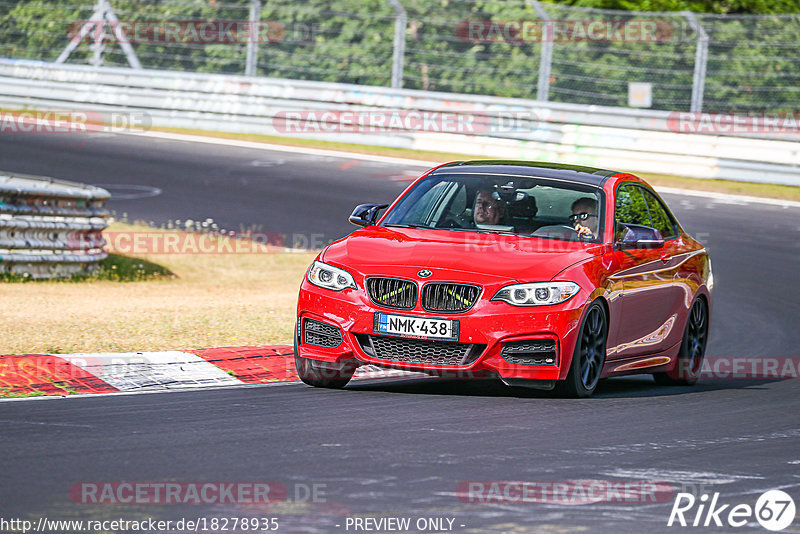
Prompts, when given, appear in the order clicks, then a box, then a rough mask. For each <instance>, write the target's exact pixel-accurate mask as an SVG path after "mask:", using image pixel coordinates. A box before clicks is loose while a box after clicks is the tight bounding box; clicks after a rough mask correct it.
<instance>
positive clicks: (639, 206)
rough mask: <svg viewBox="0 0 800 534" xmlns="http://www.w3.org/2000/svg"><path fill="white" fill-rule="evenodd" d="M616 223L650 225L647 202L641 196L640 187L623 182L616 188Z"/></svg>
mask: <svg viewBox="0 0 800 534" xmlns="http://www.w3.org/2000/svg"><path fill="white" fill-rule="evenodd" d="M614 210H615V216H616V219H617V222H618V223H623V224H639V225H642V226H650V227H652V224H651V221H650V212H649V211H648V210H647V202H645V200H644V196H642V188H641V187H638V186H636V185H634V184H624V185H621V186H620V187H619V188H618V189H617V202H616V204H615V206H614Z"/></svg>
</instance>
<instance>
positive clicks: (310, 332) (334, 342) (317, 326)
mask: <svg viewBox="0 0 800 534" xmlns="http://www.w3.org/2000/svg"><path fill="white" fill-rule="evenodd" d="M303 330H304V333H305V336H304V337H303V341H304V343H306V344H308V345H317V346H319V347H329V348H334V347H338V346H339V345H341V344H342V332H341V331H340V330H339V329H338V328H336V327H335V326H331V325H328V324H325V323H321V322H319V321H315V320H313V319H305V320H304V321H303Z"/></svg>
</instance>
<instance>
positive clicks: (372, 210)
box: [347, 204, 389, 226]
mask: <svg viewBox="0 0 800 534" xmlns="http://www.w3.org/2000/svg"><path fill="white" fill-rule="evenodd" d="M387 207H389V204H359V205H358V206H356V208H355V209H354V210H353V213H351V214H350V217H349V218H348V219H347V220H348V221H350V222H351V223H353V224H355V225H356V226H369V225H371V224H375V221H377V220H378V212H379V211H380V210H382V209H384V208H387Z"/></svg>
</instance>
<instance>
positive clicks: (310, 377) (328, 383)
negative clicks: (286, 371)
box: [294, 329, 355, 389]
mask: <svg viewBox="0 0 800 534" xmlns="http://www.w3.org/2000/svg"><path fill="white" fill-rule="evenodd" d="M295 331H296V329H295ZM312 362H313V360H310V359H308V358H303V357H302V356H300V354H299V352H298V350H297V337H295V340H294V366H295V369H296V370H297V376H298V377H299V378H300V380H302V381H303V382H304V383H306V384H308V385H309V386H314V387H316V388H329V389H342V388H343V387H345V386H346V385H347V383H348V382H350V379H351V378H353V373H355V367H345V368H342V369H326V368H322V367H314V365H313V364H312Z"/></svg>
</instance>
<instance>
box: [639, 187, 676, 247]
mask: <svg viewBox="0 0 800 534" xmlns="http://www.w3.org/2000/svg"><path fill="white" fill-rule="evenodd" d="M640 189H642V193H643V194H644V198H645V199H646V200H647V207H648V209H649V210H650V219H652V221H653V225H652V226H653V228H655V229H656V230H658V231H659V232H661V235H662V236H664V239H669V238H672V237H675V236H676V235H677V232H676V231H675V224H674V223H673V221H672V218H671V217H670V216H669V214H668V213H667V210H666V209H665V208H664V206H663V205H662V204H661V202H660V201H659V200H658V198H656V196H655V195H654V194H653V193H651V192H650V191H648V190H647V189H644V188H640Z"/></svg>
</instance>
